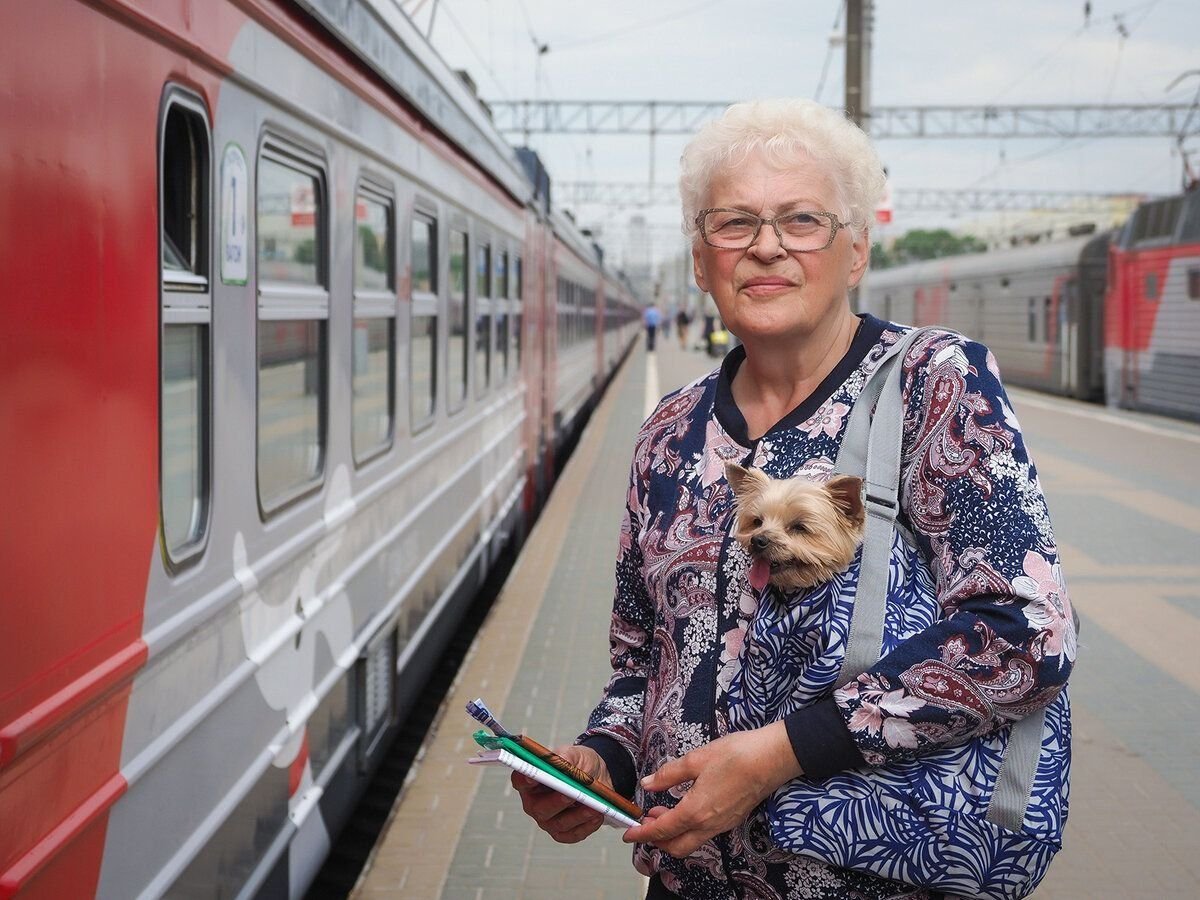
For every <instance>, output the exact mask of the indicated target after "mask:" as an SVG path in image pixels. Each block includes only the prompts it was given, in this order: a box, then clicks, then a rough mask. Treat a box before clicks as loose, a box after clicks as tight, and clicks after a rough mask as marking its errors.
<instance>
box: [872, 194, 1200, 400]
mask: <svg viewBox="0 0 1200 900" xmlns="http://www.w3.org/2000/svg"><path fill="white" fill-rule="evenodd" d="M865 294H866V301H865V305H864V308H865V309H866V310H867V311H869V312H872V313H874V314H875V315H878V316H880V317H882V318H884V319H890V320H893V321H897V322H909V323H913V324H916V325H934V324H937V325H946V326H948V327H950V328H954V329H956V330H957V331H960V332H962V333H963V334H965V335H967V336H969V337H972V338H975V339H977V340H980V341H983V342H984V343H986V344H987V345H988V347H989V348H990V349H991V350H992V352H993V353H994V354H995V356H996V360H997V362H998V363H999V364H1000V368H1001V370H1002V371H1003V372H1004V377H1005V380H1006V381H1007V382H1009V383H1011V384H1015V385H1022V386H1025V387H1030V388H1035V389H1037V390H1041V391H1047V392H1050V393H1055V394H1061V395H1064V396H1068V397H1075V398H1078V399H1081V400H1090V401H1095V402H1102V403H1106V404H1108V405H1110V406H1114V407H1122V408H1126V409H1134V410H1141V411H1144V412H1151V413H1157V414H1160V415H1168V416H1175V417H1178V418H1184V419H1192V420H1200V191H1195V190H1194V191H1189V192H1187V193H1184V194H1180V195H1176V196H1172V197H1165V198H1161V199H1155V200H1151V201H1148V202H1146V203H1143V204H1141V205H1140V206H1139V207H1138V208H1137V209H1136V210H1135V211H1134V213H1133V214H1132V215H1131V216H1130V217H1129V219H1128V220H1127V221H1126V223H1125V224H1124V226H1123V227H1121V228H1120V229H1118V230H1117V231H1115V232H1105V233H1102V234H1092V235H1084V236H1079V237H1074V238H1071V239H1068V240H1064V241H1059V242H1055V243H1050V244H1032V245H1029V246H1023V247H1017V248H1014V249H1009V250H1003V251H998V252H991V253H976V254H968V255H964V256H956V257H950V258H945V259H936V260H929V261H926V262H921V263H915V264H911V265H905V266H899V267H897V268H894V269H884V270H882V271H879V272H874V271H873V272H871V273H870V276H869V278H868V280H867V287H866V291H865Z"/></svg>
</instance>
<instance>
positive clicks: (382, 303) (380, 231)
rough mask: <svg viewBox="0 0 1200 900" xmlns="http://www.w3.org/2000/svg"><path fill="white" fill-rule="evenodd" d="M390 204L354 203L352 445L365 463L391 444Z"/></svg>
mask: <svg viewBox="0 0 1200 900" xmlns="http://www.w3.org/2000/svg"><path fill="white" fill-rule="evenodd" d="M392 209H393V207H392V201H391V199H390V198H389V197H387V196H386V195H384V194H382V193H376V192H374V191H372V190H370V189H369V188H363V189H362V190H360V191H359V193H358V196H356V197H355V199H354V224H355V236H354V343H353V348H352V355H353V362H352V370H353V373H354V374H353V396H352V398H351V418H352V420H353V426H352V428H353V431H352V435H351V437H352V445H353V448H354V459H355V462H363V461H365V460H367V459H369V458H371V457H373V456H375V455H377V454H379V453H380V452H382V451H384V450H386V449H387V448H388V447H389V446H391V443H392V434H393V430H394V429H393V425H394V414H393V409H394V408H395V395H396V385H395V374H394V373H395V370H396V365H395V362H396V294H395V285H396V277H395V262H394V260H395V253H394V247H395V243H396V242H395V239H394V235H395V226H394V217H393V213H392Z"/></svg>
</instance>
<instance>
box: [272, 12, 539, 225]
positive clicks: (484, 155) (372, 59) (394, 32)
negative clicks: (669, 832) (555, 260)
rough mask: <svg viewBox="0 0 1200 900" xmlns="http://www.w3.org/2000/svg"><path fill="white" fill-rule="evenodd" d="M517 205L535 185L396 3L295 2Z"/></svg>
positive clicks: (472, 98)
mask: <svg viewBox="0 0 1200 900" xmlns="http://www.w3.org/2000/svg"><path fill="white" fill-rule="evenodd" d="M295 2H296V4H297V5H298V6H300V7H302V8H303V9H305V10H306V11H307V12H309V13H310V14H311V15H312V16H313V17H314V18H316V19H317V21H319V22H320V23H321V24H323V25H324V26H325V28H326V29H328V30H329V32H330V33H331V34H333V35H334V36H335V37H337V38H338V40H340V41H341V42H342V43H343V44H344V45H345V46H346V47H347V48H348V49H349V50H350V51H351V52H352V53H354V54H355V55H356V56H357V57H358V58H359V59H361V60H362V61H363V62H364V63H365V64H366V65H368V66H370V67H371V69H372V70H374V71H375V72H376V73H377V74H378V75H379V76H380V77H381V78H383V79H384V81H386V82H387V83H388V84H389V85H390V86H391V87H392V88H393V89H394V90H395V91H396V92H397V93H398V94H399V95H400V96H402V97H403V98H404V99H405V100H406V101H407V102H409V103H411V104H412V105H413V107H415V108H416V110H417V111H418V112H419V113H420V114H421V115H422V116H424V117H425V118H426V119H428V120H429V121H430V122H431V123H432V124H433V125H434V126H435V127H436V128H437V129H438V130H439V131H441V132H442V133H443V134H444V135H445V136H446V137H447V138H448V139H449V140H450V141H452V142H453V143H454V144H456V145H457V146H458V147H460V148H461V149H462V150H463V151H464V152H465V153H466V154H467V155H468V156H470V157H471V159H473V160H474V161H475V162H476V163H477V164H478V165H479V166H480V167H481V168H482V169H484V170H485V171H486V172H487V173H488V174H490V175H491V176H492V177H493V178H494V179H495V180H496V181H497V182H498V183H499V184H500V185H501V186H502V187H504V189H505V190H507V191H508V192H509V193H510V194H512V195H513V196H514V197H515V198H517V200H518V201H519V202H520V203H521V204H522V205H526V204H528V203H530V202H531V201H532V199H533V196H534V186H533V184H532V183H531V182H530V180H529V178H528V177H527V176H526V174H525V171H524V169H523V168H522V167H521V163H520V162H519V161H518V159H517V154H516V151H515V150H514V149H513V147H512V146H511V145H510V144H509V143H508V142H507V141H506V140H505V139H504V137H503V136H502V135H501V134H500V131H499V130H498V129H497V128H496V126H495V125H494V124H493V123H492V120H491V119H490V118H489V116H488V114H487V113H486V112H485V111H484V108H483V105H482V104H481V103H480V101H479V99H478V98H477V97H476V96H475V95H474V94H473V93H472V92H471V90H470V89H469V88H468V87H467V86H466V85H465V84H464V83H463V81H462V79H461V78H460V77H459V76H458V75H457V74H456V73H455V72H454V71H453V70H452V69H451V68H450V67H449V66H448V65H447V64H446V61H445V60H444V59H442V58H441V56H439V55H438V53H437V51H436V50H434V49H433V47H431V46H430V45H429V42H428V41H427V40H426V39H425V36H424V35H423V34H421V32H420V31H418V30H417V28H416V26H415V25H414V24H413V22H412V20H411V19H410V18H409V17H408V16H407V15H406V14H405V13H404V11H403V10H402V9H401V7H400V4H399V3H398V2H396V0H295Z"/></svg>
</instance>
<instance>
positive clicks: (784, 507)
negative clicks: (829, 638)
mask: <svg viewBox="0 0 1200 900" xmlns="http://www.w3.org/2000/svg"><path fill="white" fill-rule="evenodd" d="M725 478H726V479H727V480H728V481H729V485H730V487H732V488H733V493H734V496H735V498H736V501H737V531H736V535H735V536H736V537H737V539H738V542H739V543H740V544H741V545H742V546H743V547H745V548H746V552H747V553H749V554H750V559H751V564H750V586H751V587H753V588H754V590H756V591H761V590H762V589H763V588H764V587H766V586H767V583H768V582H770V583H771V584H773V585H775V587H777V588H780V589H781V590H785V591H794V590H799V589H800V588H807V587H812V586H813V585H816V584H821V583H822V582H825V581H828V580H829V579H831V578H832V577H833V576H834V575H835V574H836V573H838V572H844V571H845V570H846V569H848V568H849V567H850V563H851V562H852V561H853V559H854V551H855V550H856V549H857V548H858V545H859V544H860V543H862V536H863V527H864V525H865V524H866V510H865V509H864V508H863V499H862V485H863V481H862V479H861V478H857V477H855V476H853V475H839V476H837V477H836V478H832V479H830V480H829V481H828V482H826V483H825V484H818V483H817V482H814V481H809V480H808V479H807V478H804V477H803V476H796V477H794V478H786V479H774V478H771V477H770V476H768V475H766V474H765V473H764V472H763V471H762V470H760V469H747V468H744V467H743V466H739V465H737V464H736V463H726V464H725Z"/></svg>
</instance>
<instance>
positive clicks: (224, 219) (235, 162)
mask: <svg viewBox="0 0 1200 900" xmlns="http://www.w3.org/2000/svg"><path fill="white" fill-rule="evenodd" d="M249 182H250V170H249V167H248V166H247V165H246V155H245V154H244V153H243V152H242V148H241V147H239V146H238V145H237V144H236V143H233V142H232V141H231V142H230V143H228V144H226V145H225V152H224V154H222V156H221V280H222V281H223V282H225V283H226V284H245V283H246V265H247V263H246V257H247V256H248V255H249V241H248V236H249V232H248V230H247V227H246V212H247V204H248V202H249V200H248V198H249V196H250V190H249Z"/></svg>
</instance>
